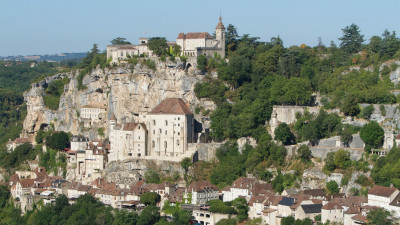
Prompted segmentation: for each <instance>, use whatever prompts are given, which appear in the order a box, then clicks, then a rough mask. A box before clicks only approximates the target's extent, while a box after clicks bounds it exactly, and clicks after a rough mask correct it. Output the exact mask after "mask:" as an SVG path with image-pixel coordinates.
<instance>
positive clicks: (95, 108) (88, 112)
mask: <svg viewBox="0 0 400 225" xmlns="http://www.w3.org/2000/svg"><path fill="white" fill-rule="evenodd" d="M106 111H107V107H106V106H104V105H101V104H94V103H93V104H89V105H84V106H82V107H81V113H80V116H81V118H83V119H91V120H94V121H97V120H101V119H103V118H102V117H101V114H102V113H103V115H105V112H106Z"/></svg>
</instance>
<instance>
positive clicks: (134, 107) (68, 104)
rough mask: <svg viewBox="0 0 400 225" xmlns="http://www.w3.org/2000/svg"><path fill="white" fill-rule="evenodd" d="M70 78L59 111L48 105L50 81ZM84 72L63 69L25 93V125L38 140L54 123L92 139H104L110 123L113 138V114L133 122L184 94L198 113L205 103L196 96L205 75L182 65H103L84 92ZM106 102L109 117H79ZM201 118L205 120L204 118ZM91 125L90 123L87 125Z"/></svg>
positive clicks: (27, 132) (87, 78) (86, 79)
mask: <svg viewBox="0 0 400 225" xmlns="http://www.w3.org/2000/svg"><path fill="white" fill-rule="evenodd" d="M65 76H67V77H69V78H70V82H69V84H67V85H65V88H64V89H65V90H64V93H63V94H62V96H61V98H60V104H59V108H58V110H56V111H53V110H50V109H48V108H47V107H46V106H45V105H44V102H43V96H44V95H45V92H44V90H45V89H46V87H47V86H48V84H49V83H50V82H52V81H53V80H56V79H62V78H63V77H65ZM77 76H78V71H75V72H70V73H60V74H57V75H54V76H51V77H48V78H46V79H45V80H43V81H40V82H38V83H35V84H33V85H32V87H31V89H30V90H28V91H27V92H25V93H24V98H25V101H26V103H27V116H26V119H25V121H24V125H23V136H24V137H28V138H31V139H32V140H33V139H34V136H35V134H36V132H37V131H38V130H39V129H45V128H46V127H48V126H50V125H51V126H53V127H54V129H55V130H59V131H65V132H71V133H72V134H74V135H78V134H82V135H85V136H87V137H89V138H90V139H96V138H101V137H100V136H99V134H98V129H99V128H100V127H104V128H105V129H104V131H105V136H108V133H107V132H108V129H107V128H108V118H110V117H111V115H112V114H113V113H114V114H115V116H116V117H117V119H118V122H125V121H126V122H127V121H133V120H135V118H137V116H138V115H140V114H142V113H146V112H148V111H150V110H151V109H152V108H153V107H154V106H156V105H157V104H158V103H160V102H161V101H162V100H163V99H165V98H170V97H179V98H183V99H184V100H185V101H186V102H188V103H189V104H190V108H191V110H192V111H193V112H194V111H195V110H194V109H195V107H197V106H199V105H200V104H201V102H200V101H199V100H198V99H197V98H196V97H195V95H194V91H193V90H194V84H195V83H196V82H198V81H200V80H201V79H202V78H203V76H202V75H194V72H193V70H189V72H187V71H185V70H183V69H180V68H178V64H176V65H172V66H171V65H170V64H168V65H166V64H164V63H162V62H158V63H157V70H156V71H152V70H149V69H147V68H146V67H144V66H141V65H140V64H138V65H136V67H135V68H134V69H130V68H128V67H124V66H121V67H117V68H113V69H100V68H97V69H95V70H94V71H92V72H91V73H90V74H88V75H86V76H85V77H84V79H83V81H82V83H83V85H85V86H86V87H87V89H85V90H78V88H77V87H78V81H77V79H76V78H77ZM91 103H100V104H103V105H104V106H106V107H107V113H106V114H107V115H106V118H104V119H103V120H100V121H97V122H95V123H94V122H92V121H89V122H88V121H85V120H87V119H82V118H80V116H79V113H80V109H81V107H82V106H84V105H87V104H91ZM199 119H201V118H199ZM87 123H89V124H90V126H84V124H87Z"/></svg>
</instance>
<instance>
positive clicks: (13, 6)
mask: <svg viewBox="0 0 400 225" xmlns="http://www.w3.org/2000/svg"><path fill="white" fill-rule="evenodd" d="M2 6H3V7H1V9H0V27H1V28H2V29H1V35H0V56H16V55H45V54H60V53H80V52H87V51H89V50H90V49H91V47H92V45H93V44H94V43H97V44H98V45H99V48H100V49H101V50H105V48H106V45H108V44H109V43H110V41H111V40H112V39H114V38H116V37H124V38H126V39H127V40H128V41H130V42H132V43H137V42H138V38H139V37H142V36H147V37H154V36H162V37H166V38H167V40H169V41H175V39H176V37H177V36H178V33H180V32H184V33H187V32H209V33H210V34H212V33H213V32H214V29H215V26H216V25H217V23H218V17H219V15H220V13H221V14H222V18H223V23H224V25H225V27H227V26H228V24H233V25H234V26H235V27H236V28H237V30H238V32H239V34H240V35H243V34H250V35H251V36H253V37H260V40H261V41H269V40H270V38H271V37H276V36H278V35H279V36H280V37H281V39H282V40H283V42H284V45H285V46H292V45H301V44H303V43H304V44H306V45H308V46H315V45H317V44H318V37H321V38H322V42H323V43H324V44H325V45H326V46H329V44H330V42H331V41H334V42H335V43H336V44H339V41H338V38H339V37H341V35H342V31H341V29H342V28H344V27H346V26H348V25H350V24H352V23H355V24H357V25H358V26H359V27H360V30H361V33H362V34H363V35H365V39H366V40H367V41H368V40H369V39H370V37H371V36H373V35H381V34H382V33H383V31H384V30H385V29H388V30H389V31H399V30H400V24H399V23H397V21H398V19H397V9H398V8H399V6H400V1H395V0H388V1H385V2H377V1H361V0H354V1H351V2H350V1H344V0H337V1H324V2H322V1H318V0H310V1H307V2H305V1H294V0H287V1H269V0H268V1H261V0H255V1H252V2H251V3H248V2H244V1H240V2H232V1H228V0H223V1H217V2H215V1H211V0H204V1H183V0H172V1H162V0H155V1H153V2H151V3H141V2H127V1H121V0H119V1H113V2H110V1H103V0H99V1H94V0H88V1H84V2H81V1H77V0H71V1H60V2H59V1H57V2H55V1H50V0H43V1H29V0H22V1H18V2H15V1H7V2H4V3H3V4H2Z"/></svg>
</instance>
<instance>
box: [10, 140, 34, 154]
mask: <svg viewBox="0 0 400 225" xmlns="http://www.w3.org/2000/svg"><path fill="white" fill-rule="evenodd" d="M25 143H29V144H31V143H32V142H31V141H30V140H29V138H15V140H14V141H11V139H10V140H9V142H7V144H6V148H7V151H8V152H11V151H14V150H15V148H16V147H18V146H20V145H23V144H25Z"/></svg>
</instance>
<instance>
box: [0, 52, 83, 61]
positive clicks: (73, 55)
mask: <svg viewBox="0 0 400 225" xmlns="http://www.w3.org/2000/svg"><path fill="white" fill-rule="evenodd" d="M86 54H87V53H60V54H54V55H28V56H21V55H18V56H7V57H1V56H0V61H30V60H35V61H48V62H61V61H65V60H72V59H75V60H76V59H81V58H83V57H85V56H86Z"/></svg>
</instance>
